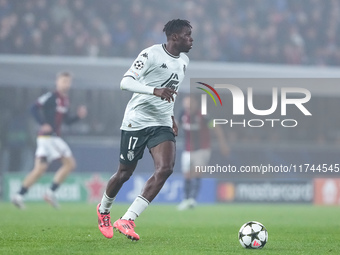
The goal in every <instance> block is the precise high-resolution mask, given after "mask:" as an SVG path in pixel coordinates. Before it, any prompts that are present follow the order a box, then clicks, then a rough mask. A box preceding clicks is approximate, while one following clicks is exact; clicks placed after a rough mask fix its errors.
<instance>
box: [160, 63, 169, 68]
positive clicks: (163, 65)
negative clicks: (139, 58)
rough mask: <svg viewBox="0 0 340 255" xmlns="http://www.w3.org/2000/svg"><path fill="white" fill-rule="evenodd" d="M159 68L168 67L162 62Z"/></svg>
mask: <svg viewBox="0 0 340 255" xmlns="http://www.w3.org/2000/svg"><path fill="white" fill-rule="evenodd" d="M160 68H166V69H168V67H167V65H166V64H165V63H163V64H162V65H161V66H160Z"/></svg>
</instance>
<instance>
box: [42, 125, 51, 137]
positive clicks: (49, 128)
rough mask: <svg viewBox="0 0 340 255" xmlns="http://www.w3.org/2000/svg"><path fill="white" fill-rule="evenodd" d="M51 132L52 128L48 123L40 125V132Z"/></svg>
mask: <svg viewBox="0 0 340 255" xmlns="http://www.w3.org/2000/svg"><path fill="white" fill-rule="evenodd" d="M52 132H53V129H52V127H51V125H50V124H43V125H41V126H40V133H42V134H46V135H47V134H51V133H52Z"/></svg>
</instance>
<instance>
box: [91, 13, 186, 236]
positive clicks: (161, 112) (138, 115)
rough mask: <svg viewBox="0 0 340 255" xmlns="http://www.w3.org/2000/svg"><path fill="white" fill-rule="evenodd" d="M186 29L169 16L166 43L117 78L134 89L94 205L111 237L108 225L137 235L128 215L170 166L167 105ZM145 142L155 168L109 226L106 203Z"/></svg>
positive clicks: (181, 62)
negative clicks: (113, 167)
mask: <svg viewBox="0 0 340 255" xmlns="http://www.w3.org/2000/svg"><path fill="white" fill-rule="evenodd" d="M191 28H192V27H191V25H190V22H189V21H187V20H180V19H177V20H172V21H169V22H168V23H167V24H166V25H165V26H164V29H163V31H164V32H165V34H166V37H167V43H166V44H157V45H153V46H151V47H149V48H147V49H145V50H143V51H142V52H141V53H140V54H139V56H138V57H137V58H136V60H135V61H134V63H133V64H132V66H131V68H130V69H129V70H128V71H127V72H126V73H125V75H124V77H123V79H122V81H121V89H123V90H128V91H132V92H134V94H133V96H132V98H131V100H130V101H129V103H128V105H127V107H126V110H125V114H124V119H123V123H122V126H121V130H122V131H121V145H120V165H119V167H118V171H117V172H116V173H115V174H114V175H113V176H112V177H111V179H110V180H109V182H108V184H107V187H106V191H105V193H104V195H103V198H102V201H101V203H100V204H98V206H97V215H98V227H99V230H100V231H101V232H102V234H103V235H104V236H105V237H107V238H112V236H113V227H114V228H116V229H117V230H118V231H119V232H121V233H123V234H124V235H126V236H127V237H128V238H130V239H132V240H139V235H138V234H137V233H136V232H135V231H134V228H135V223H134V220H135V219H136V218H137V217H138V216H139V215H140V214H141V213H142V212H143V211H144V210H145V209H146V208H147V207H148V205H149V204H150V202H151V201H152V200H153V199H154V198H155V197H156V195H157V194H158V193H159V191H160V190H161V188H162V187H163V185H164V183H165V181H166V180H167V178H168V177H169V176H170V175H171V173H172V171H173V167H174V164H175V155H176V146H175V136H176V135H177V131H178V128H177V125H176V122H175V120H174V113H173V108H174V101H175V98H176V94H177V92H176V91H177V90H178V88H179V85H180V83H181V82H182V80H183V79H184V75H185V71H186V68H187V66H188V64H189V58H188V57H187V56H186V55H185V54H183V52H189V51H190V49H191V48H192V42H193V39H192V37H191ZM146 146H147V147H148V149H149V152H150V153H151V156H152V158H153V160H154V166H155V172H154V174H153V175H152V176H151V177H150V179H149V180H148V181H147V182H146V183H145V186H144V188H143V190H142V192H141V194H140V195H139V196H138V197H137V198H136V199H135V201H134V202H133V203H132V204H131V206H130V207H129V208H128V210H127V212H126V213H125V214H124V215H123V216H122V217H121V218H120V219H119V220H117V221H116V222H115V223H114V225H113V227H112V225H111V220H110V210H111V206H112V203H113V201H114V199H115V197H116V195H117V193H118V192H119V190H120V188H121V187H122V185H123V184H124V183H125V182H126V181H127V180H128V179H129V178H130V176H131V175H132V174H133V172H134V170H135V168H136V166H137V162H138V160H139V159H141V158H142V156H143V152H144V149H145V147H146Z"/></svg>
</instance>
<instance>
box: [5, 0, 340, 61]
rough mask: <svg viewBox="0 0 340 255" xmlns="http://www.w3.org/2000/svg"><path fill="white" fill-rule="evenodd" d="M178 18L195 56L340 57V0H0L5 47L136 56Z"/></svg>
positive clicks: (222, 58) (242, 58)
mask: <svg viewBox="0 0 340 255" xmlns="http://www.w3.org/2000/svg"><path fill="white" fill-rule="evenodd" d="M173 18H183V19H188V20H189V21H191V23H192V25H193V37H194V40H195V41H194V48H193V49H192V51H191V52H190V57H191V59H192V60H204V61H228V62H252V63H279V64H293V65H328V66H331V65H340V47H339V45H340V26H339V24H340V1H338V0H327V1H322V0H195V1H194V0H191V1H183V0H172V1H158V0H143V1H141V0H114V1H113V0H96V1H93V0H55V1H47V0H25V1H22V0H0V54H31V55H58V56H66V55H67V56H91V57H113V56H115V57H135V56H136V54H138V52H139V51H140V50H141V49H143V48H145V47H148V46H150V45H152V44H155V43H162V42H164V41H165V37H164V34H163V32H162V29H163V26H164V24H165V23H166V22H167V21H168V20H170V19H173Z"/></svg>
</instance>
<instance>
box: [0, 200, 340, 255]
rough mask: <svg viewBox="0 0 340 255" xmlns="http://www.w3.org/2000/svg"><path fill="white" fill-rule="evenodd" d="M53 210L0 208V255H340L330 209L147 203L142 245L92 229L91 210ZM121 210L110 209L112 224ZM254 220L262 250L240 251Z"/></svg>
mask: <svg viewBox="0 0 340 255" xmlns="http://www.w3.org/2000/svg"><path fill="white" fill-rule="evenodd" d="M61 205H62V207H61V209H60V210H54V209H53V208H51V207H49V205H47V204H44V203H27V209H26V210H22V211H20V210H18V209H16V208H15V207H14V206H13V205H11V204H9V203H0V216H1V217H0V254H6V255H7V254H8V255H10V254H35V255H36V254H45V255H46V254H47V255H52V254H58V255H61V254H94V255H99V254H318V255H321V254H340V219H339V216H340V213H339V211H340V210H339V208H337V207H316V206H311V205H245V204H244V205H243V204H242V205H235V204H233V205H227V204H219V205H200V206H198V207H197V208H195V209H193V210H189V211H184V212H178V211H177V210H176V207H175V205H160V204H151V206H149V207H148V208H147V210H146V211H145V212H144V213H143V214H142V216H141V217H140V218H138V219H137V220H136V225H137V227H136V232H137V233H138V234H139V235H140V237H141V239H140V241H138V242H131V241H130V240H129V239H127V238H126V237H125V236H123V235H122V234H119V233H118V232H115V234H114V236H113V238H112V239H106V238H105V237H104V236H102V235H101V233H100V232H99V230H98V227H97V216H96V205H95V204H85V203H84V204H83V203H76V204H70V203H62V204H61ZM127 208H128V205H125V204H115V205H114V207H113V210H112V213H111V215H112V220H113V221H114V220H116V219H117V218H119V217H120V216H121V215H122V214H123V213H124V212H125V210H126V209H127ZM250 220H256V221H259V222H261V223H263V224H264V225H265V226H266V228H267V230H268V233H269V239H268V243H267V244H266V246H265V247H264V248H263V249H262V250H248V249H244V248H242V247H241V245H240V244H239V242H238V238H237V234H238V230H239V228H240V227H241V225H242V224H243V223H245V222H247V221H250Z"/></svg>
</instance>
